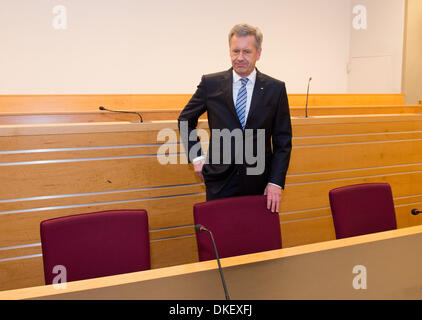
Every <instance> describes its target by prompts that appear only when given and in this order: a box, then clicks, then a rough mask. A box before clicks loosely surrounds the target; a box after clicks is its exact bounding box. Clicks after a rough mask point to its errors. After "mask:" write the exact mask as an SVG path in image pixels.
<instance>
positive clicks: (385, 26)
mask: <svg viewBox="0 0 422 320" xmlns="http://www.w3.org/2000/svg"><path fill="white" fill-rule="evenodd" d="M351 5H352V8H354V7H356V6H364V7H365V8H366V14H367V26H366V28H364V29H360V28H357V29H356V28H355V27H352V28H351V35H350V61H349V66H348V67H349V68H348V92H349V93H401V90H402V83H401V80H402V62H403V32H404V30H403V29H404V10H405V2H404V1H402V0H352V2H351Z"/></svg>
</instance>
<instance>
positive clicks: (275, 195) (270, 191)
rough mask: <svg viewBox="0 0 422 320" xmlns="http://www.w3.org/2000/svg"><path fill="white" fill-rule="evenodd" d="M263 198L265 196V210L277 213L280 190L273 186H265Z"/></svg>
mask: <svg viewBox="0 0 422 320" xmlns="http://www.w3.org/2000/svg"><path fill="white" fill-rule="evenodd" d="M264 196H267V209H268V210H271V211H272V212H278V209H279V208H280V202H281V188H280V187H277V186H275V185H273V184H267V187H266V188H265V191H264Z"/></svg>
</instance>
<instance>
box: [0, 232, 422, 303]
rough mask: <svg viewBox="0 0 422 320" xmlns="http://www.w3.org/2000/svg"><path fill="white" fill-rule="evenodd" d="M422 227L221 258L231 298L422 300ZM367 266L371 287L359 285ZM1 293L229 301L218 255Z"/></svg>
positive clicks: (28, 296)
mask: <svg viewBox="0 0 422 320" xmlns="http://www.w3.org/2000/svg"><path fill="white" fill-rule="evenodd" d="M421 245H422V226H416V227H410V228H403V229H399V230H394V231H387V232H381V233H376V234H370V235H364V236H359V237H353V238H348V239H341V240H332V241H327V242H322V243H317V244H310V245H304V246H298V247H294V248H286V249H280V250H273V251H267V252H262V253H256V254H250V255H244V256H238V257H231V258H225V259H222V260H221V264H222V266H223V268H224V276H225V279H226V283H227V287H228V290H229V294H230V297H231V298H232V299H234V300H236V299H241V300H248V299H254V300H255V299H257V300H259V299H267V300H273V299H421V298H422V255H421V253H420V248H421ZM357 265H361V266H364V267H365V268H366V272H367V289H355V288H354V287H353V279H354V278H355V277H357V276H358V274H355V273H353V269H354V267H355V266H357ZM0 299H146V300H160V299H166V300H167V299H169V300H173V299H176V300H183V299H194V300H201V299H212V300H214V299H224V292H223V289H222V286H221V281H220V278H219V273H218V269H217V263H216V261H215V260H213V261H206V262H198V263H193V264H186V265H181V266H175V267H167V268H161V269H155V270H148V271H142V272H136V273H130V274H123V275H117V276H111V277H103V278H97V279H90V280H84V281H75V282H70V283H68V284H67V288H66V289H60V290H58V289H55V288H54V287H53V286H52V285H50V286H41V287H34V288H27V289H18V290H11V291H3V292H0Z"/></svg>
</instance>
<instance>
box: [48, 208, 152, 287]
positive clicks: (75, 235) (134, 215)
mask: <svg viewBox="0 0 422 320" xmlns="http://www.w3.org/2000/svg"><path fill="white" fill-rule="evenodd" d="M40 231H41V245H42V253H43V262H44V276H45V283H46V284H51V283H53V279H54V277H55V276H57V271H55V273H53V269H54V267H55V266H58V265H61V266H64V267H65V268H66V269H65V270H66V276H67V279H66V280H67V281H66V282H69V281H75V280H83V279H89V278H96V277H103V276H109V275H116V274H121V273H129V272H135V271H141V270H146V269H150V267H151V265H150V248H149V232H148V216H147V212H146V211H145V210H110V211H101V212H93V213H87V214H79V215H72V216H67V217H62V218H56V219H50V220H46V221H42V222H41V225H40Z"/></svg>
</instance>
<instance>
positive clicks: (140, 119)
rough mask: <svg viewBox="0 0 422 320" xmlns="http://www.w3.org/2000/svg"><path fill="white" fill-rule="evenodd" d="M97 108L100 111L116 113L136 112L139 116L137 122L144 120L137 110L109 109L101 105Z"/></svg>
mask: <svg viewBox="0 0 422 320" xmlns="http://www.w3.org/2000/svg"><path fill="white" fill-rule="evenodd" d="M98 109H100V110H102V111H109V112H118V113H132V114H137V115H138V116H139V122H144V120H143V119H142V116H141V114H140V113H139V112H136V111H120V110H110V109H106V108H104V107H103V106H100V107H99V108H98Z"/></svg>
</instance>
